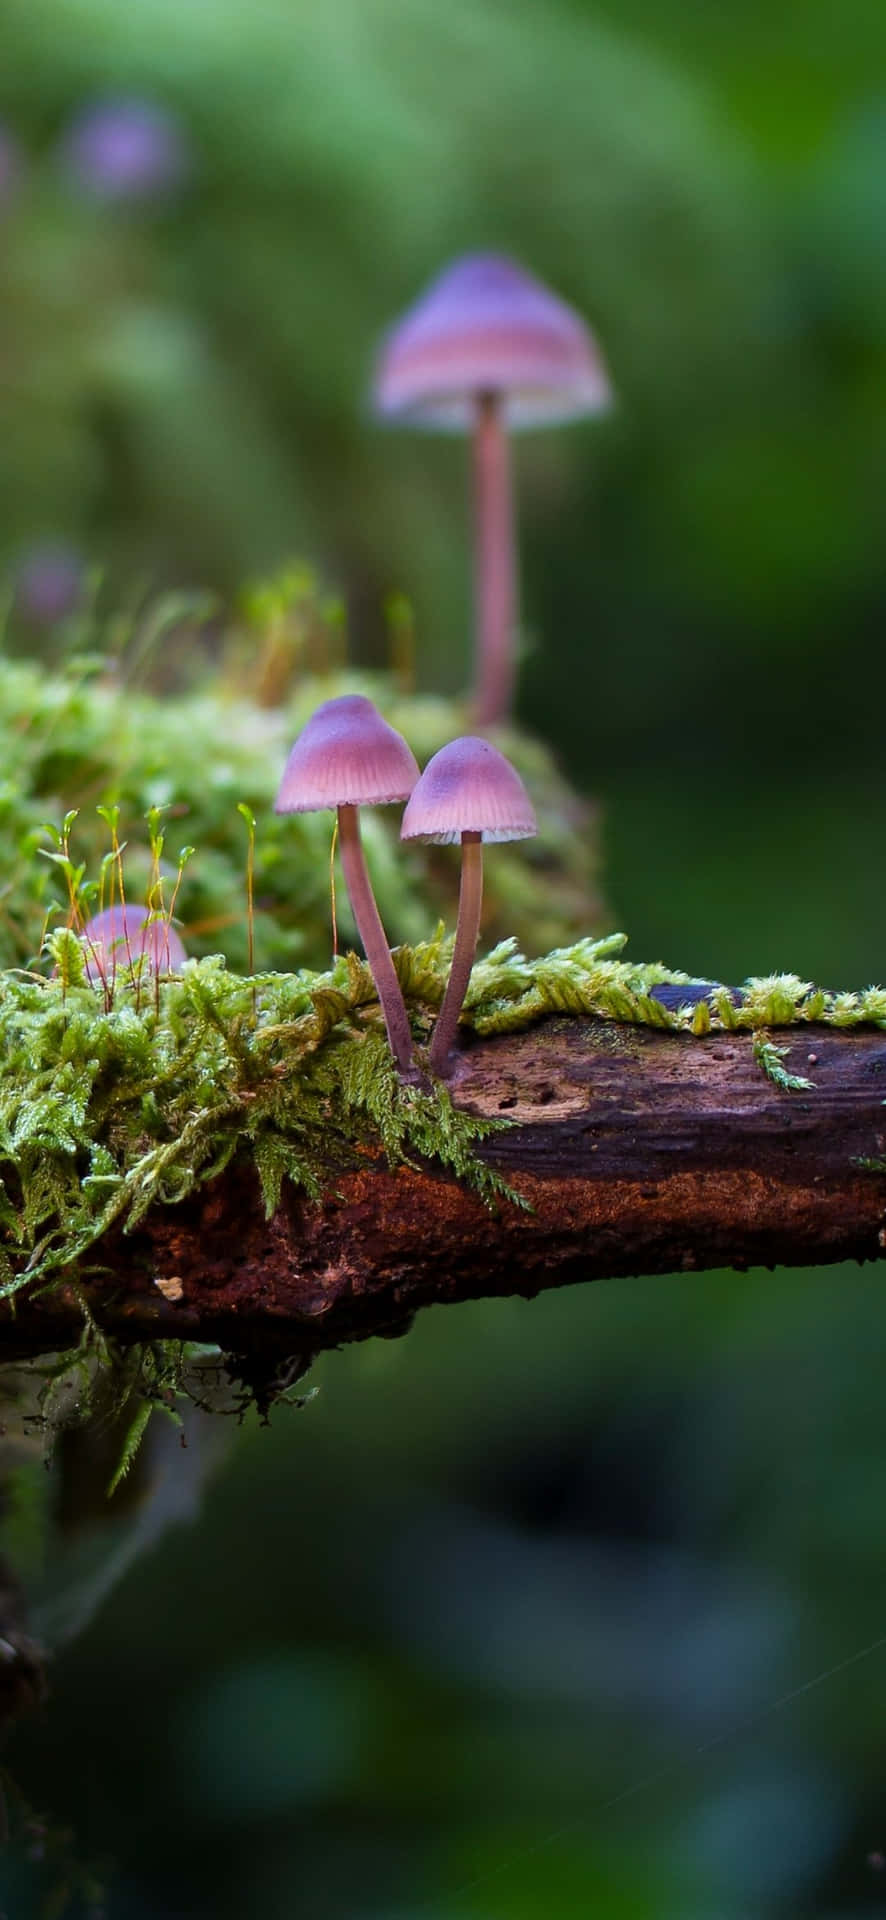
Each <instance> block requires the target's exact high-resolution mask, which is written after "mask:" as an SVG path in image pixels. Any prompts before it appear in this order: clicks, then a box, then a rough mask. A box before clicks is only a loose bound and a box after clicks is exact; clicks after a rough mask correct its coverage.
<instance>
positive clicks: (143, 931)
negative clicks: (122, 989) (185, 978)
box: [80, 902, 188, 987]
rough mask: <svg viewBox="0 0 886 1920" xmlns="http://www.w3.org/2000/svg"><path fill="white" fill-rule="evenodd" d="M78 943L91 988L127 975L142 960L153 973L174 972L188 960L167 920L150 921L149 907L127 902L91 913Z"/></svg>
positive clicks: (106, 984) (151, 919) (104, 984)
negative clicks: (80, 946) (91, 915)
mask: <svg viewBox="0 0 886 1920" xmlns="http://www.w3.org/2000/svg"><path fill="white" fill-rule="evenodd" d="M80 940H81V944H82V946H83V951H84V955H85V959H86V978H87V980H88V981H89V982H90V983H91V985H92V986H94V987H95V986H108V985H109V984H110V983H111V982H113V981H114V980H115V979H117V978H119V976H120V975H121V974H125V973H131V972H132V970H133V968H134V967H136V966H137V965H138V962H139V961H140V960H142V959H144V963H145V965H146V966H147V967H149V968H150V969H151V971H152V972H154V973H178V972H179V970H180V969H181V968H182V967H183V966H184V963H185V961H186V959H187V957H188V956H187V953H186V952H185V949H184V946H183V945H182V942H181V940H180V939H179V936H178V934H177V933H176V931H175V928H174V927H172V926H170V923H169V921H168V920H164V919H162V918H156V919H154V918H152V917H151V913H150V910H149V908H147V907H144V906H136V905H135V904H134V903H131V902H127V904H126V905H125V906H119V905H118V906H113V907H105V908H104V910H103V911H102V912H101V913H96V914H94V915H93V917H92V919H91V920H88V921H87V923H86V925H85V927H84V929H83V932H82V933H81V935H80Z"/></svg>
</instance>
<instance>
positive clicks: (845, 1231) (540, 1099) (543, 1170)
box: [2, 1018, 886, 1356]
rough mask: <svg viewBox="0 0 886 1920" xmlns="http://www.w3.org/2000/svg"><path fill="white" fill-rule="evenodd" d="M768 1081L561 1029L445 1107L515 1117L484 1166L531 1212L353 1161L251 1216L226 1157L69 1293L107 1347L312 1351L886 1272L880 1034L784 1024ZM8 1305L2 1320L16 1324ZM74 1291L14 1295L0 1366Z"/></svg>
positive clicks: (720, 1063)
mask: <svg viewBox="0 0 886 1920" xmlns="http://www.w3.org/2000/svg"><path fill="white" fill-rule="evenodd" d="M778 1037H779V1042H780V1043H781V1044H782V1045H783V1046H784V1047H785V1048H786V1052H785V1055H784V1061H783V1065H784V1067H785V1069H786V1070H787V1071H788V1072H790V1073H793V1074H796V1075H800V1076H804V1077H807V1078H809V1079H810V1080H811V1081H812V1082H813V1083H814V1084H813V1086H812V1087H811V1088H810V1089H809V1090H808V1091H805V1090H804V1091H793V1092H791V1091H786V1090H783V1089H782V1088H780V1087H778V1086H776V1085H774V1084H773V1083H772V1082H771V1081H770V1080H769V1079H768V1078H767V1077H766V1075H765V1073H764V1072H763V1070H762V1068H761V1066H760V1065H759V1064H758V1062H757V1060H755V1058H754V1052H753V1045H754V1042H753V1036H751V1035H749V1034H747V1033H723V1032H718V1033H715V1034H711V1035H710V1036H709V1037H707V1038H705V1039H698V1038H692V1037H689V1036H685V1035H678V1034H674V1033H672V1032H667V1031H665V1032H662V1031H660V1030H657V1029H654V1028H647V1027H639V1026H619V1025H616V1024H615V1023H613V1022H611V1021H608V1020H595V1019H579V1018H556V1019H549V1020H546V1021H543V1022H541V1023H540V1024H539V1025H537V1026H534V1027H532V1028H530V1029H528V1030H527V1031H526V1032H524V1033H520V1034H517V1035H513V1036H507V1037H498V1038H495V1039H492V1040H485V1041H480V1042H476V1043H475V1044H473V1045H472V1046H470V1048H469V1049H468V1051H466V1053H465V1055H464V1058H463V1061H462V1063H461V1065H460V1067H459V1070H458V1074H457V1078H456V1080H455V1081H454V1083H453V1088H454V1093H453V1097H454V1100H455V1103H456V1104H457V1105H458V1106H461V1107H464V1108H465V1109H467V1110H468V1111H469V1112H471V1113H474V1114H481V1115H484V1116H489V1117H494V1118H502V1119H507V1120H509V1121H510V1122H511V1123H512V1124H511V1126H510V1128H509V1129H508V1131H506V1132H503V1133H500V1134H495V1135H494V1136H493V1137H492V1138H491V1139H489V1140H487V1141H486V1142H485V1143H484V1144H483V1146H482V1148H480V1149H478V1150H479V1151H480V1152H482V1155H483V1157H484V1159H485V1160H486V1161H487V1162H488V1163H489V1164H490V1165H491V1166H494V1167H495V1168H496V1169H497V1170H498V1171H499V1172H500V1173H501V1174H502V1175H503V1176H504V1177H505V1179H506V1180H507V1181H508V1182H509V1183H510V1184H511V1186H512V1187H513V1188H514V1190H515V1192H516V1193H517V1194H518V1195H519V1196H520V1199H521V1201H522V1202H523V1203H524V1206H525V1208H526V1209H528V1210H524V1207H521V1206H518V1205H516V1204H514V1203H513V1202H511V1201H508V1200H502V1201H501V1202H500V1204H499V1205H498V1207H497V1208H496V1209H495V1210H494V1211H493V1210H490V1209H489V1208H487V1207H486V1206H485V1205H484V1203H483V1202H482V1200H480V1199H479V1198H478V1197H477V1196H476V1195H474V1194H472V1193H470V1192H466V1191H465V1189H464V1187H463V1186H461V1185H459V1184H457V1183H456V1182H455V1181H453V1180H451V1179H449V1178H446V1177H443V1176H442V1175H441V1174H440V1173H439V1172H438V1171H437V1170H436V1169H435V1168H434V1167H433V1166H428V1167H421V1168H416V1167H402V1166H401V1167H398V1168H395V1169H390V1168H388V1167H387V1166H386V1165H385V1164H384V1162H383V1160H381V1159H380V1158H379V1159H374V1160H371V1161H367V1163H366V1164H365V1165H363V1166H361V1167H360V1168H359V1169H357V1170H352V1171H348V1172H345V1173H341V1174H338V1175H336V1176H334V1178H333V1182H332V1189H331V1191H330V1193H329V1195H328V1197H326V1198H325V1199H324V1200H323V1201H322V1202H319V1203H315V1202H311V1201H309V1200H307V1199H305V1198H304V1196H303V1195H301V1194H299V1193H296V1192H294V1191H292V1190H289V1191H288V1192H286V1193H285V1195H284V1199H283V1202H282V1204H281V1206H280V1208H279V1210H278V1212H277V1214H276V1215H275V1217H274V1219H273V1220H271V1221H270V1222H268V1221H266V1220H265V1218H264V1216H263V1212H262V1208H261V1202H260V1196H259V1192H258V1185H257V1181H256V1179H255V1175H254V1172H253V1171H252V1169H251V1168H250V1167H248V1166H247V1165H246V1164H245V1163H244V1164H243V1165H240V1164H239V1163H237V1162H235V1163H234V1164H233V1166H232V1167H230V1168H229V1169H228V1170H227V1171H226V1172H225V1174H224V1175H223V1176H221V1177H220V1178H219V1179H217V1180H216V1181H214V1182H212V1183H211V1184H208V1185H207V1186H206V1187H204V1188H201V1189H199V1190H198V1191H197V1192H196V1193H195V1194H193V1195H192V1196H191V1197H190V1198H189V1199H188V1200H186V1201H184V1202H182V1203H181V1204H179V1205H177V1206H163V1207H157V1208H155V1209H154V1210H153V1211H152V1212H151V1213H150V1214H149V1215H148V1216H147V1218H146V1219H144V1220H143V1221H142V1222H141V1223H140V1225H139V1227H138V1228H137V1229H136V1230H135V1231H133V1232H132V1233H131V1234H129V1235H124V1234H122V1233H120V1232H118V1231H115V1232H112V1233H109V1234H108V1235H107V1236H106V1238H105V1239H104V1240H103V1241H102V1242H101V1243H100V1244H99V1246H98V1247H97V1248H96V1250H95V1261H94V1264H93V1266H92V1268H91V1271H90V1273H89V1274H88V1275H87V1277H86V1280H85V1282H83V1283H81V1288H80V1292H81V1296H85V1297H86V1299H87V1301H88V1304H89V1306H90V1308H91V1310H92V1312H93V1313H94V1314H95V1316H96V1319H97V1321H98V1323H99V1324H100V1326H101V1327H102V1328H103V1329H104V1330H105V1331H106V1332H107V1333H109V1334H112V1335H114V1336H115V1337H117V1338H119V1339H121V1340H123V1341H132V1340H143V1339H156V1338H170V1337H172V1338H175V1337H181V1338H184V1339H198V1340H205V1341H214V1342H218V1343H219V1344H220V1345H221V1346H222V1347H223V1348H225V1349H226V1350H227V1351H235V1352H248V1351H249V1350H250V1349H252V1350H255V1351H257V1352H259V1353H264V1354H270V1353H273V1352H276V1353H278V1354H279V1353H282V1352H289V1353H293V1352H299V1351H303V1352H305V1353H307V1352H315V1351H318V1350H319V1349H321V1348H323V1347H328V1346H332V1345H337V1344H338V1343H340V1342H342V1341H345V1340H354V1339H363V1338H366V1337H368V1336H369V1335H371V1334H389V1333H394V1332H399V1331H402V1330H404V1328H405V1326H406V1325H408V1323H409V1320H410V1319H411V1317H412V1315H413V1313H414V1312H415V1311H416V1309H417V1308H419V1307H423V1306H427V1305H430V1304H432V1303H434V1302H437V1303H441V1302H446V1301H455V1300H469V1299H478V1298H481V1297H483V1296H488V1295H500V1294H524V1295H528V1296H531V1295H534V1294H536V1293H538V1292H540V1291H541V1290H542V1289H543V1288H546V1287H555V1286H563V1285H567V1284H570V1283H573V1282H576V1281H582V1280H594V1279H600V1278H604V1277H606V1278H611V1277H615V1276H618V1275H621V1274H640V1273H667V1272H671V1271H673V1270H675V1269H679V1268H683V1269H692V1268H699V1269H701V1268H715V1267H724V1266H732V1267H738V1268H746V1267H748V1266H750V1265H752V1264H764V1265H768V1266H775V1265H776V1264H782V1265H805V1264H808V1265H820V1264H824V1263H826V1262H828V1261H834V1260H845V1259H857V1260H871V1259H877V1258H881V1257H882V1256H883V1253H884V1249H886V1179H884V1177H883V1176H881V1175H879V1174H878V1172H877V1171H876V1170H872V1169H871V1168H870V1167H865V1166H864V1165H862V1164H861V1163H862V1162H863V1161H864V1160H875V1161H876V1159H877V1158H878V1157H879V1156H881V1155H883V1154H884V1153H886V1109H884V1100H886V1034H883V1033H882V1032H880V1031H879V1030H878V1029H874V1030H871V1029H855V1030H853V1031H851V1032H843V1031H840V1030H834V1029H833V1028H829V1027H823V1026H811V1025H809V1026H806V1025H803V1026H794V1027H791V1028H788V1029H785V1030H783V1031H782V1032H781V1033H780V1034H779V1036H778ZM13 1305H14V1313H13V1312H12V1310H11V1308H12V1306H13ZM81 1327H82V1305H81V1303H80V1300H79V1299H78V1296H77V1294H76V1293H75V1291H74V1290H73V1288H71V1289H65V1288H59V1287H54V1288H53V1289H52V1291H51V1292H47V1293H46V1294H45V1295H43V1297H37V1298H31V1297H29V1296H28V1295H27V1294H26V1295H24V1296H22V1295H19V1296H18V1297H17V1299H16V1300H15V1302H14V1303H10V1306H9V1307H7V1309H6V1311H5V1313H4V1315H3V1335H2V1348H3V1350H4V1351H5V1352H8V1353H9V1354H10V1356H13V1355H15V1356H19V1355H21V1354H22V1353H24V1352H35V1351H47V1350H49V1349H50V1348H52V1347H58V1346H62V1345H67V1344H70V1343H71V1342H72V1341H75V1340H76V1339H77V1337H78V1333H79V1331H80V1329H81Z"/></svg>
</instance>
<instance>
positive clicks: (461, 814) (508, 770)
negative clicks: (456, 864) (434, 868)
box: [400, 734, 538, 1079]
mask: <svg viewBox="0 0 886 1920" xmlns="http://www.w3.org/2000/svg"><path fill="white" fill-rule="evenodd" d="M537 832H538V826H537V823H536V818H535V814H534V812H533V808H532V802H531V801H530V798H529V795H528V793H527V792H526V788H525V787H524V785H523V782H522V780H521V779H520V775H519V774H518V772H517V771H516V768H515V767H512V766H511V763H510V760H506V759H505V756H504V754H503V753H499V751H498V748H497V747H494V746H492V744H491V742H490V741H489V740H481V739H479V738H477V737H476V736H475V735H473V734H467V735H465V736H464V737H463V738H461V739H459V740H450V742H449V745H448V746H445V747H441V748H440V751H439V753H435V754H434V755H433V757H432V759H430V760H429V761H428V764H427V766H426V767H425V770H424V773H423V774H422V776H421V779H420V780H419V781H418V783H417V785H416V786H415V787H413V790H412V794H411V796H410V799H409V803H408V805H407V807H406V811H405V813H404V815H403V824H402V827H401V829H400V837H401V839H402V840H431V841H435V842H437V843H438V844H447V843H450V842H454V841H457V840H460V841H461V885H460V889H459V898H458V922H457V925H456V930H455V947H454V949H453V954H452V966H451V968H450V971H449V979H448V981H447V983H446V992H445V994H444V996H443V1005H442V1006H441V1008H440V1013H439V1016H438V1019H437V1024H436V1026H435V1028H434V1034H433V1038H432V1040H431V1052H430V1064H431V1071H432V1072H433V1073H436V1074H438V1075H439V1077H440V1078H441V1079H446V1078H448V1076H449V1075H450V1074H451V1073H452V1070H453V1061H452V1058H451V1055H452V1049H453V1047H454V1045H455V1037H456V1029H457V1027H458V1017H459V1014H460V1012H461V1009H462V1004H463V1002H464V997H465V994H466V992H467V988H468V981H469V980H470V977H471V968H472V966H473V964H474V953H475V951H476V946H477V937H478V934H479V932H480V909H481V907H482V904H483V841H484V840H527V839H530V838H531V837H532V835H533V834H535V833H537Z"/></svg>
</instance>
